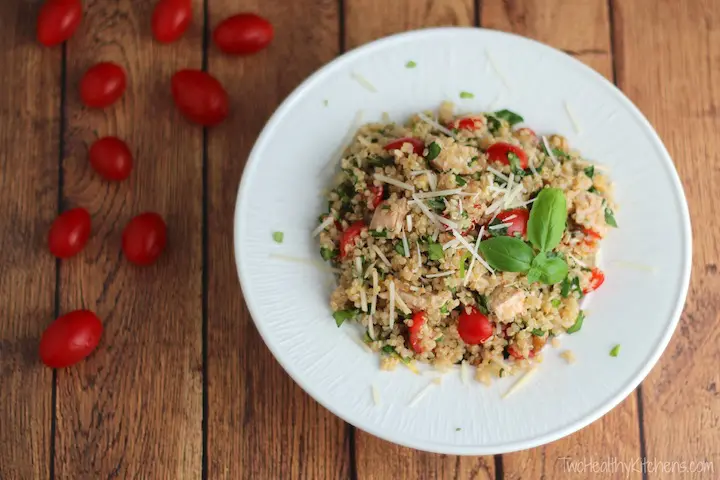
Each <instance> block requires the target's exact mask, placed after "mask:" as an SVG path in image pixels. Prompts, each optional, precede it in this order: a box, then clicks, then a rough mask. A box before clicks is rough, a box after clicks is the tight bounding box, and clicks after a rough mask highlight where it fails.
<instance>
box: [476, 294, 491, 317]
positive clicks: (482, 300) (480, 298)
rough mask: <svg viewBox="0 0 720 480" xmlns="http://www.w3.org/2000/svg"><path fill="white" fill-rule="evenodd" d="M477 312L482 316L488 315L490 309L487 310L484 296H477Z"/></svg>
mask: <svg viewBox="0 0 720 480" xmlns="http://www.w3.org/2000/svg"><path fill="white" fill-rule="evenodd" d="M476 300H477V304H478V310H480V313H482V314H483V315H490V309H489V308H488V303H487V297H486V296H485V295H480V294H478V295H477V298H476Z"/></svg>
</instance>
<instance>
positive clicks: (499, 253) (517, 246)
mask: <svg viewBox="0 0 720 480" xmlns="http://www.w3.org/2000/svg"><path fill="white" fill-rule="evenodd" d="M480 252H481V253H482V254H483V257H484V258H485V260H486V261H487V262H488V263H489V264H490V266H491V267H492V268H494V269H496V270H500V271H502V272H520V273H526V272H527V271H528V270H530V267H531V266H532V261H533V258H534V257H535V253H534V252H533V249H532V248H531V247H530V246H529V245H528V244H527V243H525V242H523V241H522V240H520V239H519V238H515V237H494V238H490V239H488V240H483V241H482V242H480Z"/></svg>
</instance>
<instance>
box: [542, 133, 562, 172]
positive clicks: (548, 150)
mask: <svg viewBox="0 0 720 480" xmlns="http://www.w3.org/2000/svg"><path fill="white" fill-rule="evenodd" d="M540 138H542V142H543V145H545V151H546V152H547V153H548V156H549V157H550V160H552V162H553V163H554V164H555V165H557V163H558V160H557V158H555V154H554V153H553V151H552V148H550V144H549V143H548V141H547V138H546V137H545V135H543V136H542V137H540Z"/></svg>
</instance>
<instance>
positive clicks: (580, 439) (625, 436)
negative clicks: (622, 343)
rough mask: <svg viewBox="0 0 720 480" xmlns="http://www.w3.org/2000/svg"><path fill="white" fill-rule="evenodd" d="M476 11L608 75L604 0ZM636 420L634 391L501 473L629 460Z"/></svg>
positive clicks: (560, 472)
mask: <svg viewBox="0 0 720 480" xmlns="http://www.w3.org/2000/svg"><path fill="white" fill-rule="evenodd" d="M480 17H481V19H482V25H483V26H484V27H489V28H494V29H498V30H504V31H509V32H513V33H517V34H519V35H523V36H526V37H530V38H534V39H536V40H539V41H541V42H543V43H546V44H548V45H551V46H553V47H555V48H558V49H560V50H563V51H565V52H566V53H569V54H571V55H572V56H574V57H575V58H577V59H578V60H580V61H582V62H584V63H586V64H587V65H589V66H591V67H593V68H594V69H595V70H597V71H598V72H600V73H601V74H602V75H604V76H605V77H607V78H608V79H609V80H611V81H612V52H611V41H610V24H609V11H608V6H607V2H606V0H579V1H575V2H564V1H562V0H532V1H523V2H520V1H501V0H487V1H485V2H483V9H482V12H481V16H480ZM560 26H561V27H560ZM638 425H639V423H638V413H637V397H636V394H632V395H630V396H629V397H628V398H627V399H626V400H625V401H624V402H622V403H621V404H620V405H619V406H617V407H616V408H615V409H613V410H612V411H611V412H610V413H608V414H607V415H605V416H604V417H603V418H602V419H600V420H598V421H597V422H595V423H593V424H592V425H590V426H588V427H587V428H585V429H583V430H581V431H579V432H577V433H575V434H574V435H571V436H569V437H567V438H565V439H562V440H560V441H557V442H554V443H551V444H549V445H546V446H543V447H539V448H535V449H531V450H525V451H522V452H518V453H513V454H509V455H503V457H502V460H503V471H504V474H505V478H506V479H525V478H553V479H563V478H568V479H569V478H577V476H578V474H581V475H582V474H587V473H588V471H589V470H587V469H588V468H590V467H586V466H585V463H584V462H589V461H591V459H594V460H598V459H599V460H603V459H612V458H616V459H618V460H625V461H633V460H634V459H636V458H638V457H639V456H640V439H639V426H638ZM618 432H622V435H618ZM578 462H581V463H578ZM581 469H585V470H581ZM640 476H641V475H640V473H639V472H627V471H622V470H619V469H618V470H617V471H614V472H612V475H610V474H609V475H608V478H624V479H626V478H640Z"/></svg>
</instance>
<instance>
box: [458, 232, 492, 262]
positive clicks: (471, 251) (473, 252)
mask: <svg viewBox="0 0 720 480" xmlns="http://www.w3.org/2000/svg"><path fill="white" fill-rule="evenodd" d="M452 233H453V235H455V238H457V239H458V240H460V243H461V244H462V245H463V247H465V249H467V251H468V252H470V254H471V255H472V256H473V258H475V259H476V260H477V261H478V262H480V264H481V265H482V266H484V267H485V268H487V270H488V271H489V272H490V273H495V270H493V269H492V268H491V267H490V265H488V263H487V262H486V261H485V260H484V259H483V258H482V257H481V256H480V255H478V253H477V252H476V251H475V249H474V248H473V247H472V246H471V245H470V244H469V243H468V242H467V240H465V239H464V238H463V237H462V235H460V232H458V231H457V230H453V231H452Z"/></svg>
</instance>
